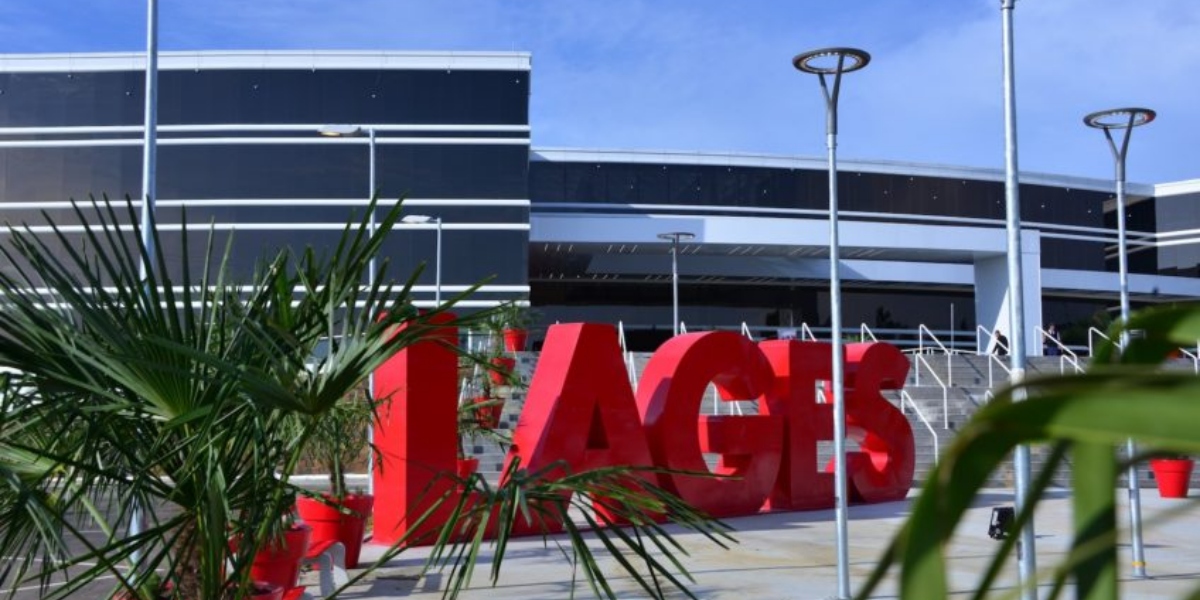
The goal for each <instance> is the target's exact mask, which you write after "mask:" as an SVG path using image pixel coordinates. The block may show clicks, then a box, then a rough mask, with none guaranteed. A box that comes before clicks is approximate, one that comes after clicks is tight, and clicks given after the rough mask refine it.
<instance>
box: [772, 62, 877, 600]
mask: <svg viewBox="0 0 1200 600" xmlns="http://www.w3.org/2000/svg"><path fill="white" fill-rule="evenodd" d="M869 62H871V55H870V54H867V53H866V52H864V51H862V50H859V49H857V48H822V49H819V50H811V51H809V52H804V53H801V54H797V55H796V56H795V58H793V59H792V65H793V66H795V67H796V69H798V70H800V71H802V72H804V73H811V74H813V75H816V76H817V77H818V79H819V80H820V82H821V93H822V95H823V96H824V97H825V141H826V148H827V150H828V152H829V304H830V311H829V312H830V321H831V327H832V329H833V332H832V335H831V336H830V337H831V338H832V341H833V344H832V346H833V373H832V376H831V381H830V382H829V383H830V387H832V388H833V456H834V501H835V513H836V517H837V519H836V521H837V555H838V556H837V571H838V572H837V579H838V598H849V597H850V553H849V548H848V543H847V541H848V540H847V514H846V489H847V485H846V483H847V482H846V402H845V389H844V386H843V385H842V377H843V375H842V373H843V357H842V291H841V272H840V270H839V265H838V262H839V260H840V258H839V252H838V212H837V211H838V196H837V123H838V114H837V109H838V93H839V92H840V91H841V85H842V74H843V73H850V72H853V71H857V70H859V69H861V68H863V67H865V66H867V63H869ZM826 76H832V78H833V85H832V90H831V89H830V85H829V82H828V81H827V77H826Z"/></svg>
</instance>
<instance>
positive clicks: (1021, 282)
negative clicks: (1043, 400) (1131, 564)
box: [1000, 0, 1037, 600]
mask: <svg viewBox="0 0 1200 600" xmlns="http://www.w3.org/2000/svg"><path fill="white" fill-rule="evenodd" d="M1016 2H1017V0H1001V2H1000V17H1001V19H1000V20H1001V46H1002V48H1003V51H1004V212H1005V235H1006V237H1007V240H1008V244H1007V248H1006V256H1005V263H1006V266H1007V268H1008V298H1009V304H1008V306H1009V308H1008V315H1009V317H1008V320H1009V333H1010V334H1011V339H1010V340H1009V343H1010V347H1009V364H1010V374H1009V378H1010V383H1011V384H1012V385H1014V386H1016V385H1018V384H1020V383H1021V382H1022V381H1023V380H1024V379H1025V368H1026V350H1025V346H1026V344H1025V330H1026V328H1025V278H1024V271H1023V266H1022V264H1021V263H1022V258H1021V187H1020V180H1019V178H1020V174H1019V172H1018V168H1017V88H1016V61H1015V60H1014V58H1013V10H1014V9H1015V8H1016ZM1013 398H1014V399H1015V400H1024V398H1025V392H1024V390H1023V389H1021V388H1019V387H1018V388H1016V391H1015V392H1014V394H1013ZM1013 479H1014V481H1013V483H1014V487H1015V490H1014V494H1013V496H1014V497H1015V500H1014V502H1013V504H1014V505H1015V507H1016V509H1017V510H1018V511H1024V510H1025V508H1026V506H1027V505H1028V502H1029V498H1027V496H1028V495H1029V489H1030V483H1031V482H1030V457H1029V445H1028V444H1020V445H1018V446H1017V447H1016V449H1014V450H1013ZM1036 541H1037V536H1036V535H1035V533H1034V522H1033V519H1029V520H1028V521H1027V522H1026V523H1025V526H1024V527H1022V528H1021V531H1020V532H1018V534H1017V576H1018V581H1020V583H1021V584H1022V585H1021V598H1022V600H1036V598H1037V586H1036V585H1034V582H1036V581H1037V549H1036V548H1035V543H1036Z"/></svg>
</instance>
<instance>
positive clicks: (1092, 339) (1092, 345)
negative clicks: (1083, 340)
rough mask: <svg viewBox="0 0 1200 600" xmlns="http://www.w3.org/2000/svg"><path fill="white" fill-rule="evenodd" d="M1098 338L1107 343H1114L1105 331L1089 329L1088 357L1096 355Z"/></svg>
mask: <svg viewBox="0 0 1200 600" xmlns="http://www.w3.org/2000/svg"><path fill="white" fill-rule="evenodd" d="M1096 338H1103V339H1104V341H1106V342H1110V343H1111V342H1112V338H1110V337H1108V335H1106V334H1105V333H1104V332H1103V331H1100V330H1099V329H1096V328H1095V327H1088V356H1095V355H1096Z"/></svg>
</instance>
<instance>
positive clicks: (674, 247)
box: [658, 231, 696, 335]
mask: <svg viewBox="0 0 1200 600" xmlns="http://www.w3.org/2000/svg"><path fill="white" fill-rule="evenodd" d="M658 239H660V240H670V242H671V327H672V332H673V333H674V335H679V240H684V241H687V240H693V239H696V234H694V233H692V232H690V231H669V232H667V233H660V234H658Z"/></svg>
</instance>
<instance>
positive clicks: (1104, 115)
mask: <svg viewBox="0 0 1200 600" xmlns="http://www.w3.org/2000/svg"><path fill="white" fill-rule="evenodd" d="M1155 116H1157V115H1156V114H1155V112H1154V111H1152V110H1150V109H1148V108H1118V109H1115V110H1102V111H1099V112H1094V113H1092V114H1090V115H1087V116H1086V117H1084V118H1083V122H1084V124H1085V125H1087V126H1088V127H1094V128H1096V129H1102V130H1104V139H1106V140H1108V147H1109V149H1110V150H1112V155H1113V165H1114V171H1115V173H1114V176H1115V178H1116V187H1117V265H1118V267H1117V271H1118V281H1119V284H1118V287H1119V289H1120V296H1121V322H1122V324H1128V323H1129V260H1128V254H1129V252H1128V249H1127V242H1126V234H1125V157H1126V156H1127V155H1128V151H1129V138H1130V137H1131V136H1132V135H1133V128H1134V127H1138V126H1141V125H1145V124H1147V123H1149V122H1151V121H1153V120H1154V118H1155ZM1114 117H1115V118H1116V119H1114ZM1113 129H1123V130H1124V135H1123V136H1122V139H1121V145H1120V147H1118V146H1117V143H1116V141H1115V140H1113V137H1112V130H1113ZM1128 343H1129V331H1128V330H1127V329H1124V328H1122V330H1121V339H1120V344H1121V350H1122V351H1124V349H1125V346H1126V345H1127V344H1128ZM1125 451H1126V453H1127V454H1128V456H1129V458H1130V460H1131V462H1130V463H1129V470H1128V471H1127V472H1126V475H1125V479H1126V481H1125V483H1126V487H1127V488H1128V490H1129V537H1130V546H1132V550H1133V576H1134V577H1138V578H1144V577H1146V555H1145V551H1144V549H1143V547H1142V499H1141V490H1140V488H1139V482H1138V469H1137V464H1135V463H1133V462H1132V459H1133V457H1134V456H1136V455H1137V444H1135V443H1134V441H1133V438H1130V439H1128V440H1126V442H1125Z"/></svg>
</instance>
